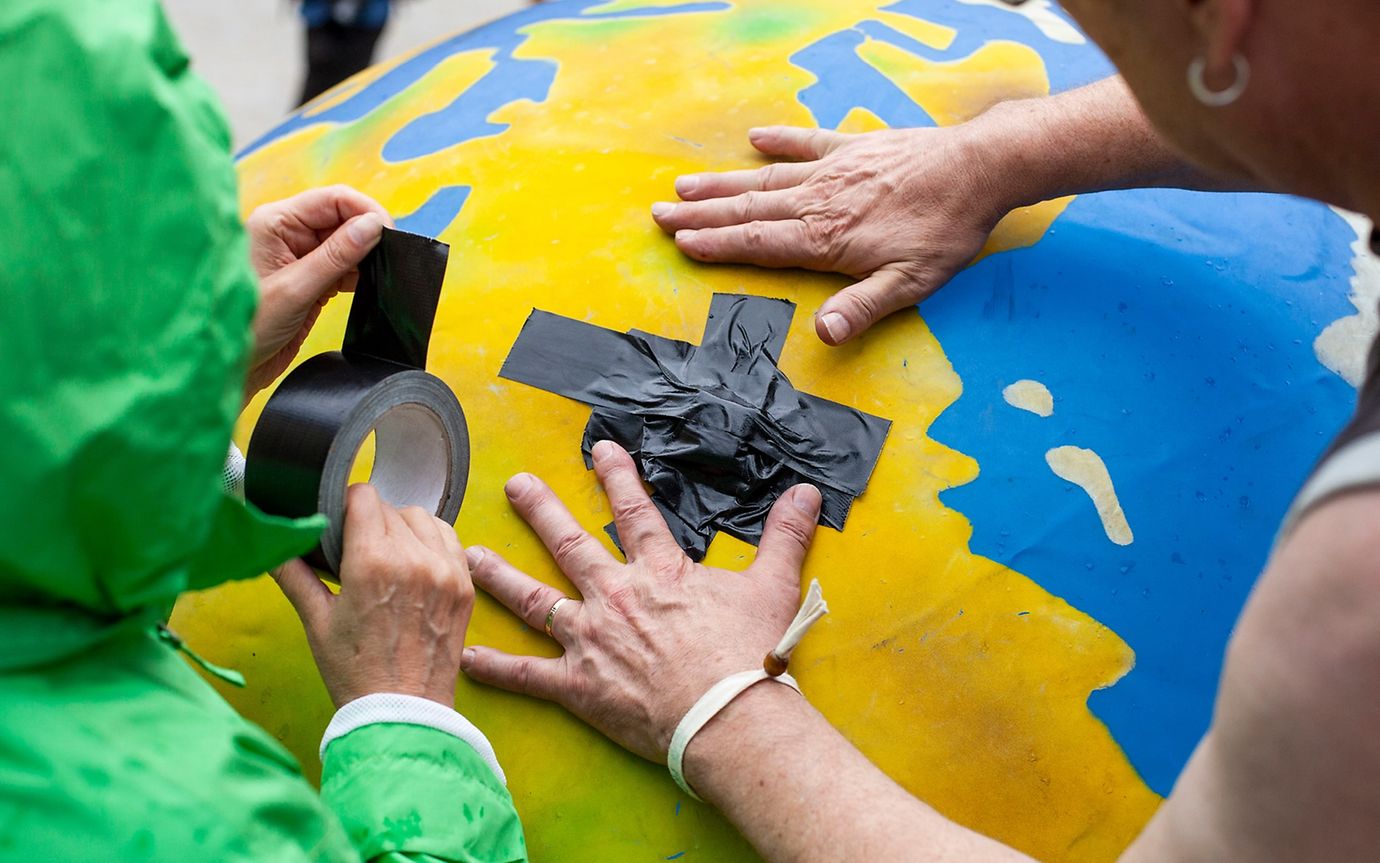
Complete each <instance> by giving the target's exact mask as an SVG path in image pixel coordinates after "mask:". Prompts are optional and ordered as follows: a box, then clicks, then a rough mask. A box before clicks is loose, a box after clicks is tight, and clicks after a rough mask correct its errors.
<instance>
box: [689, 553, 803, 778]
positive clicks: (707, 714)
mask: <svg viewBox="0 0 1380 863" xmlns="http://www.w3.org/2000/svg"><path fill="white" fill-rule="evenodd" d="M828 613H829V606H828V604H827V603H825V601H824V596H823V592H822V591H821V590H820V587H819V581H818V580H817V579H816V580H813V581H811V582H810V589H809V591H808V592H807V593H806V594H805V601H804V602H803V603H801V605H800V610H799V611H798V612H796V615H795V619H794V620H792V621H791V625H790V626H788V627H787V628H786V634H785V635H783V636H782V637H781V641H780V642H779V643H778V644H777V645H776V648H775V649H774V650H772V652H771V653H768V654H767V656H766V659H765V660H763V662H762V667H761V668H757V669H753V670H750V671H740V672H738V673H737V674H730V675H729V676H728V677H725V678H724V679H723V680H720V681H719V682H718V683H716V684H714V685H713V686H711V687H709V691H708V692H706V693H705V694H704V695H701V696H700V698H699V700H698V701H696V702H695V704H694V706H693V707H691V708H690V709H689V710H688V711H686V714H685V716H684V718H682V719H681V720H680V723H679V724H678V725H677V726H676V730H675V732H674V733H673V734H672V735H671V746H670V749H668V750H667V752H666V767H667V769H669V770H670V771H671V778H672V779H674V780H675V781H676V784H677V785H679V786H680V788H681V790H682V791H684V792H685V793H686V794H689V795H690V796H691V797H693V798H695V799H696V800H699V799H701V798H700V796H699V795H698V794H696V793H695V789H693V788H691V787H690V783H688V782H686V781H685V770H684V762H685V748H686V747H687V746H689V745H690V741H691V740H693V739H694V737H695V735H696V734H698V733H699V732H700V730H701V729H702V728H704V726H706V725H708V724H709V720H711V719H713V718H714V717H715V716H718V715H719V712H720V711H722V710H723V709H724V708H725V707H727V706H728V705H729V703H730V702H732V701H733V699H735V698H737V697H738V696H739V695H742V694H743V693H744V692H745V691H747V689H748V688H749V687H751V686H753V685H755V684H757V683H760V682H762V681H763V680H775V681H776V682H777V683H782V684H785V685H786V686H789V687H790V688H792V689H794V690H795V691H796V692H800V684H799V683H797V682H796V679H795V678H794V677H791V676H790V675H789V674H787V673H786V667H787V666H788V665H789V664H790V659H791V651H793V650H795V648H796V645H798V644H799V643H800V641H801V639H803V638H804V637H805V633H807V632H809V631H810V627H811V626H814V625H815V621H817V620H819V619H820V618H821V617H823V616H824V615H826V614H828Z"/></svg>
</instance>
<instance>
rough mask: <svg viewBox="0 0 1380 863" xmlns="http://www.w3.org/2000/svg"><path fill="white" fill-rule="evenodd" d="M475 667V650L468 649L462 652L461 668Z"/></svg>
mask: <svg viewBox="0 0 1380 863" xmlns="http://www.w3.org/2000/svg"><path fill="white" fill-rule="evenodd" d="M471 665H474V648H472V647H467V648H465V649H464V650H463V651H461V652H460V667H461V668H469V667H470V666H471Z"/></svg>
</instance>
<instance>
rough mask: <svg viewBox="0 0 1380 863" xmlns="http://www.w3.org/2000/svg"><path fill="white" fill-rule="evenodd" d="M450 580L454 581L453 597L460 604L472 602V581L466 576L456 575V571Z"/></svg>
mask: <svg viewBox="0 0 1380 863" xmlns="http://www.w3.org/2000/svg"><path fill="white" fill-rule="evenodd" d="M451 580H452V581H453V582H454V583H455V598H456V599H457V600H459V601H460V603H461V604H462V605H469V604H470V603H472V602H474V582H472V581H470V580H469V579H468V578H460V577H458V573H456V574H453V575H452V579H451Z"/></svg>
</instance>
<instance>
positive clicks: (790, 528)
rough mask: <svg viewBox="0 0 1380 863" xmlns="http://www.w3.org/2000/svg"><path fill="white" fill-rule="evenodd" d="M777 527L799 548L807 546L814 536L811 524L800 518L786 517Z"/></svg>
mask: <svg viewBox="0 0 1380 863" xmlns="http://www.w3.org/2000/svg"><path fill="white" fill-rule="evenodd" d="M779 529H780V531H781V533H782V535H783V536H785V537H786V538H787V539H789V540H790V541H791V542H794V543H796V544H797V545H799V546H800V547H801V548H809V547H810V542H811V540H812V539H813V538H814V528H813V526H812V525H811V524H809V523H808V522H806V521H805V520H804V519H802V518H794V517H792V518H788V519H786V520H785V521H783V522H781V525H780V528H779Z"/></svg>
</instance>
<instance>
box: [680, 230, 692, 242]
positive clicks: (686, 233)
mask: <svg viewBox="0 0 1380 863" xmlns="http://www.w3.org/2000/svg"><path fill="white" fill-rule="evenodd" d="M694 236H695V232H694V231H692V230H690V229H689V228H686V229H685V230H683V231H676V242H677V243H684V242H688V241H689V240H691V239H693V238H694Z"/></svg>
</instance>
